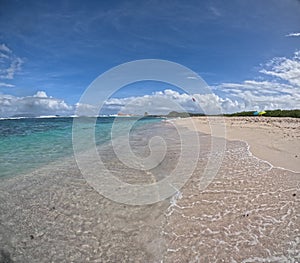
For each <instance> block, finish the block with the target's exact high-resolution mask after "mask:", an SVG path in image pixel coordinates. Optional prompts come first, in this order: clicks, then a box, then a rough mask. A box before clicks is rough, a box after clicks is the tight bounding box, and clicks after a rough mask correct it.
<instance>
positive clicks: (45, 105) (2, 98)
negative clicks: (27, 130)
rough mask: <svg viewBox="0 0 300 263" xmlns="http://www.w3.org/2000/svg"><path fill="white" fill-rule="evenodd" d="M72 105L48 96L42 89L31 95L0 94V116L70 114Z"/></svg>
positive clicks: (72, 108)
mask: <svg viewBox="0 0 300 263" xmlns="http://www.w3.org/2000/svg"><path fill="white" fill-rule="evenodd" d="M73 110H74V107H73V106H70V105H68V104H67V103H65V102H64V101H63V100H61V99H56V98H52V97H48V96H47V94H46V93H45V92H44V91H38V92H37V93H36V94H35V95H33V96H26V97H15V96H12V95H1V94H0V117H11V116H14V115H20V116H22V115H23V116H26V115H30V116H41V115H63V116H67V115H72V114H73Z"/></svg>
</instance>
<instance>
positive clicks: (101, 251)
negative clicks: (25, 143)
mask: <svg viewBox="0 0 300 263" xmlns="http://www.w3.org/2000/svg"><path fill="white" fill-rule="evenodd" d="M185 132H186V134H189V132H190V131H188V130H186V131H185ZM154 135H160V136H163V137H164V138H165V141H166V143H167V146H169V147H168V151H167V154H166V156H165V158H164V160H163V162H161V163H160V165H159V166H157V167H156V168H154V169H151V170H150V171H144V172H141V171H139V170H136V169H129V168H126V166H124V164H122V163H121V162H120V161H119V160H118V159H117V158H116V156H115V154H114V152H113V150H112V148H111V145H110V144H109V143H106V144H105V145H102V146H101V147H99V154H100V156H101V158H102V160H103V161H104V163H105V165H106V167H107V168H108V169H109V170H110V171H112V172H113V173H114V176H116V177H118V178H120V179H121V180H123V181H125V182H128V183H138V184H139V183H152V182H153V180H155V181H159V180H161V179H163V178H164V176H165V175H166V174H168V173H170V172H171V171H172V170H174V169H175V167H176V163H178V158H179V156H180V149H181V145H180V140H179V139H178V138H179V137H178V133H177V131H176V130H175V129H174V128H173V127H172V123H152V124H149V125H148V126H145V125H144V126H141V127H140V128H139V129H136V130H135V132H133V133H132V135H131V141H130V143H131V147H132V148H133V151H134V152H135V153H136V154H139V155H140V156H147V154H149V148H147V142H148V140H149V138H151V137H153V136H154ZM199 139H200V144H201V152H200V157H199V161H198V164H197V167H196V170H195V172H194V174H193V175H192V177H191V178H190V179H189V181H188V182H187V184H186V185H185V186H184V187H183V188H182V189H181V190H180V191H178V192H177V194H176V195H175V196H173V197H172V198H169V199H167V200H164V201H161V202H158V203H156V204H152V205H143V206H130V205H125V204H120V203H116V202H114V201H111V200H109V199H107V198H105V197H103V196H101V195H100V194H99V193H98V192H96V191H95V190H94V189H93V188H92V187H90V186H89V185H88V184H87V183H86V181H85V179H84V178H83V177H82V175H81V173H80V171H79V169H78V167H77V165H76V161H75V160H74V158H73V157H69V158H66V159H64V160H63V161H56V162H54V163H51V164H48V165H46V166H44V167H42V168H39V169H38V170H35V171H34V172H32V173H31V174H27V175H24V176H16V177H13V178H5V179H2V180H1V184H0V223H1V224H0V247H1V248H2V252H1V253H2V257H4V256H5V257H9V258H11V259H13V260H14V261H16V262H299V261H300V232H299V231H300V230H299V228H300V227H299V218H300V217H299V216H300V209H299V207H300V206H299V201H300V198H299V197H300V178H299V177H300V175H299V174H295V173H292V172H288V171H285V170H282V169H276V168H272V167H271V166H270V165H269V164H268V163H266V162H264V161H261V160H259V159H257V158H255V157H253V156H252V155H251V154H250V153H249V151H248V147H247V145H246V144H245V143H243V142H227V144H226V151H225V156H224V159H223V162H222V165H221V167H220V169H219V172H218V174H217V176H216V177H215V179H214V181H213V182H212V183H211V184H210V185H209V187H207V188H206V189H205V190H203V191H201V190H199V187H201V176H202V175H203V172H204V170H205V167H206V165H207V163H208V158H209V156H210V147H211V138H210V137H209V136H207V135H204V134H200V133H199ZM145 146H146V147H145ZM1 253H0V258H1ZM3 255H4V256H3ZM0 261H1V260H0Z"/></svg>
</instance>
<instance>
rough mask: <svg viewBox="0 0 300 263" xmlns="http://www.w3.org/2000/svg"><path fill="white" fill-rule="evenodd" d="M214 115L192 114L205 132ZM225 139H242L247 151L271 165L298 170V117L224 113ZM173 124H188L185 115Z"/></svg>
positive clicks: (199, 127) (195, 121)
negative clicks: (195, 115) (246, 115)
mask: <svg viewBox="0 0 300 263" xmlns="http://www.w3.org/2000/svg"><path fill="white" fill-rule="evenodd" d="M214 119H215V118H214V117H210V118H206V117H197V118H193V122H194V123H195V127H196V130H198V131H201V132H204V133H206V134H210V133H211V126H210V125H212V129H213V128H214ZM223 120H224V121H225V124H226V139H228V140H242V141H246V142H247V143H248V144H249V146H250V151H251V152H252V153H253V154H254V155H255V156H257V157H258V158H260V159H263V160H266V161H268V162H269V163H271V164H272V165H273V166H276V167H282V168H285V169H289V170H292V171H296V172H300V119H297V118H273V117H272V118H271V117H230V118H229V117H225V118H223ZM176 123H177V124H180V125H184V126H187V127H188V128H190V129H194V128H195V127H193V126H191V125H190V124H191V123H190V122H189V121H188V120H187V119H177V120H176Z"/></svg>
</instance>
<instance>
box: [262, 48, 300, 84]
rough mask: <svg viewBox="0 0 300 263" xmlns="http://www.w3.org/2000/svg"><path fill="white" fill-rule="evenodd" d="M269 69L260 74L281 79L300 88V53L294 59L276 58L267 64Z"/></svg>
mask: <svg viewBox="0 0 300 263" xmlns="http://www.w3.org/2000/svg"><path fill="white" fill-rule="evenodd" d="M266 66H267V68H268V69H262V70H261V71H260V72H261V73H263V74H266V75H271V76H275V77H278V78H281V79H282V80H284V81H287V82H289V83H290V84H292V85H297V86H300V52H299V51H298V52H295V54H294V57H293V58H291V59H289V58H286V57H280V58H274V59H272V60H271V61H270V62H269V63H267V65H266Z"/></svg>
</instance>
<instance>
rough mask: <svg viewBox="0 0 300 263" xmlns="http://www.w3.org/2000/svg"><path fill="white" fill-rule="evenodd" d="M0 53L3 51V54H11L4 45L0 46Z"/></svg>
mask: <svg viewBox="0 0 300 263" xmlns="http://www.w3.org/2000/svg"><path fill="white" fill-rule="evenodd" d="M0 51H4V52H7V53H11V52H12V51H11V50H10V49H9V48H8V47H7V46H6V45H5V44H0Z"/></svg>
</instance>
